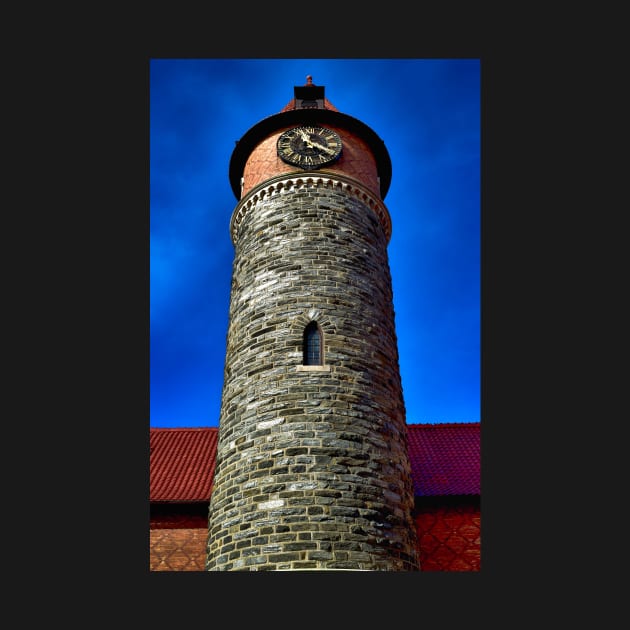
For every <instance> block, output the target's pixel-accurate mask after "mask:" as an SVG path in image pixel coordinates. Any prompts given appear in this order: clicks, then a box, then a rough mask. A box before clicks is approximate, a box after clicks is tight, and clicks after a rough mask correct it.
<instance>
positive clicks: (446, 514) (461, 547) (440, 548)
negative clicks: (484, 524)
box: [414, 497, 481, 571]
mask: <svg viewBox="0 0 630 630" xmlns="http://www.w3.org/2000/svg"><path fill="white" fill-rule="evenodd" d="M414 520H415V523H416V532H417V534H418V557H419V559H420V570H421V571H479V570H480V568H481V512H480V509H479V498H478V497H461V498H448V499H446V500H444V499H440V500H437V499H416V509H415V511H414Z"/></svg>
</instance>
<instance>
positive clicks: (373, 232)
mask: <svg viewBox="0 0 630 630" xmlns="http://www.w3.org/2000/svg"><path fill="white" fill-rule="evenodd" d="M363 193H369V191H368V190H367V189H365V190H362V189H361V187H360V186H354V187H350V186H347V185H344V182H343V181H335V180H330V179H329V180H325V179H319V180H313V179H308V178H305V179H299V180H298V181H297V182H296V181H292V182H284V183H283V182H282V181H281V180H276V181H275V183H274V185H273V186H271V187H269V186H267V188H265V189H262V188H255V189H253V190H252V191H250V193H249V195H247V196H246V197H245V198H244V199H242V200H241V202H240V203H239V205H238V206H237V208H236V209H235V212H234V216H235V217H238V221H237V222H235V221H234V219H233V227H232V234H233V240H234V243H235V258H234V264H233V273H232V289H231V301H230V314H229V322H230V323H229V329H228V336H227V350H226V362H225V373H224V389H223V396H222V406H221V417H220V426H219V442H218V447H217V462H216V470H215V483H214V488H213V493H212V498H211V503H210V517H209V527H208V546H207V549H208V559H207V565H206V569H207V570H210V571H256V570H258V571H261V570H307V569H309V570H343V569H346V570H348V569H349V570H378V571H413V570H417V569H418V565H417V556H416V533H415V527H414V523H413V519H412V515H411V513H412V509H413V489H412V483H411V475H410V465H409V459H408V451H407V437H406V425H405V408H404V403H403V397H402V387H401V381H400V375H399V369H398V350H397V341H396V334H395V327H394V310H393V303H392V288H391V277H390V271H389V263H388V259H387V241H388V238H389V234H388V233H387V229H386V228H387V227H388V224H387V221H388V220H389V214H388V213H387V211H386V209H385V208H384V206H382V202H380V201H379V202H378V204H381V205H380V206H379V207H375V206H374V199H373V196H370V195H369V194H367V195H366V194H363ZM378 204H377V205H378ZM384 224H385V225H384ZM313 320H314V321H316V322H317V323H318V325H319V327H320V329H321V331H322V336H323V339H322V340H323V365H319V366H303V365H302V338H303V337H302V336H303V331H304V328H305V327H306V325H307V324H308V323H309V322H310V321H313Z"/></svg>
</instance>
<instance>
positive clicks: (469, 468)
mask: <svg viewBox="0 0 630 630" xmlns="http://www.w3.org/2000/svg"><path fill="white" fill-rule="evenodd" d="M407 433H408V439H409V458H410V460H411V469H412V478H413V485H414V493H415V495H416V496H444V495H465V494H477V495H478V494H480V493H481V491H480V423H479V422H470V423H468V422H463V423H449V424H408V425H407ZM217 438H218V428H217V427H204V428H189V429H187V428H181V429H180V428H174V429H158V428H151V430H150V447H151V455H150V499H151V501H152V502H156V503H160V502H165V503H191V502H199V501H203V502H205V501H209V500H210V494H211V492H212V482H213V479H214V464H215V459H216V450H217Z"/></svg>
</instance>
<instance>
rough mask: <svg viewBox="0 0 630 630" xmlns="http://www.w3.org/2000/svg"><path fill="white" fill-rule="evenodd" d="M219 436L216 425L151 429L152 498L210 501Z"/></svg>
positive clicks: (159, 499) (167, 500)
mask: <svg viewBox="0 0 630 630" xmlns="http://www.w3.org/2000/svg"><path fill="white" fill-rule="evenodd" d="M217 437H218V429H217V428H216V427H215V428H191V429H179V428H178V429H151V433H150V451H151V454H150V494H149V496H150V499H151V501H155V502H176V503H189V502H193V501H194V502H197V501H209V500H210V492H211V490H212V482H213V480H214V463H215V459H216V454H217Z"/></svg>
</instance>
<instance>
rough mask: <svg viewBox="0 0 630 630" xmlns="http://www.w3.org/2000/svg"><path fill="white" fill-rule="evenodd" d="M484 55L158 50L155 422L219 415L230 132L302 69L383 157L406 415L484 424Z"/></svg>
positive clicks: (153, 112)
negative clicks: (161, 54) (208, 54)
mask: <svg viewBox="0 0 630 630" xmlns="http://www.w3.org/2000/svg"><path fill="white" fill-rule="evenodd" d="M480 73H481V63H480V61H479V60H478V59H152V60H151V62H150V149H149V150H150V257H151V259H150V283H151V284H150V317H151V321H150V336H151V339H150V386H151V391H150V425H151V426H152V427H178V426H179V427H195V426H218V424H219V412H220V406H221V389H222V385H223V367H224V359H225V341H226V334H227V326H228V320H227V317H228V309H229V299H230V282H231V272H232V259H233V255H234V248H233V246H232V242H231V240H230V234H229V223H230V218H231V214H232V211H233V210H234V208H235V206H236V203H237V199H236V198H235V197H234V194H233V192H232V189H231V187H230V182H229V178H228V167H229V161H230V157H231V155H232V152H233V150H234V147H235V142H236V141H237V140H238V139H240V138H241V137H242V136H243V135H244V134H245V132H246V131H247V130H248V129H249V128H250V127H252V126H254V125H255V124H256V123H258V122H259V121H260V120H262V119H263V118H266V117H267V116H271V115H273V114H276V113H278V112H279V111H280V110H281V109H282V108H283V107H284V106H285V105H286V104H287V103H288V102H289V101H290V100H291V98H292V97H293V88H294V86H296V85H303V84H304V83H305V82H306V76H307V75H311V76H312V77H313V83H315V84H316V85H323V86H324V87H325V90H326V97H327V98H328V100H329V101H330V102H331V103H332V104H333V105H334V106H335V107H336V108H337V109H338V110H339V111H341V112H343V113H345V114H348V115H350V116H352V117H354V118H358V119H359V120H361V121H362V122H363V123H365V124H366V125H368V126H369V127H370V128H371V129H372V130H373V131H374V132H375V133H376V134H377V135H378V136H379V137H380V138H381V139H382V140H383V141H384V143H385V146H386V148H387V149H388V151H389V154H390V157H391V161H392V180H391V186H390V188H389V191H388V193H387V196H386V197H385V205H386V206H387V208H388V210H389V213H390V215H391V218H392V237H391V240H390V243H389V247H388V254H389V262H390V269H391V274H392V284H393V292H394V310H395V317H396V320H395V323H396V332H397V336H398V350H399V355H400V372H401V378H402V384H403V396H404V400H405V406H406V409H407V422H408V423H421V422H428V423H435V422H477V421H480V420H481V417H480V409H481V400H480V376H481V375H480V350H481V330H480V326H481V306H480V288H481V287H480V282H481V260H480V245H481V231H480V230H481V227H480V224H481V203H480V196H481V181H480V171H481V166H480V151H481V128H480V115H481V112H480V105H481V86H480Z"/></svg>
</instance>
